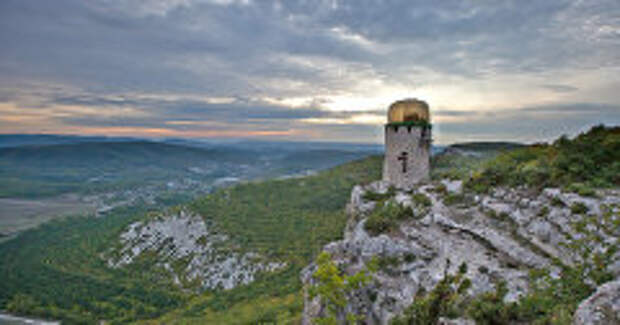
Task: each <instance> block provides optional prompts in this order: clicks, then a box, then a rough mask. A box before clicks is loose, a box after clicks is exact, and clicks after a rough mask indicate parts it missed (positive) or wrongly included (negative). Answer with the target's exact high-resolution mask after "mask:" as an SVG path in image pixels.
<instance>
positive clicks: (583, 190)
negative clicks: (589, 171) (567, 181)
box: [566, 183, 596, 197]
mask: <svg viewBox="0 0 620 325" xmlns="http://www.w3.org/2000/svg"><path fill="white" fill-rule="evenodd" d="M566 189H567V190H568V191H569V192H573V193H577V194H579V195H581V196H590V197H595V196H596V191H595V190H594V189H593V188H592V187H590V186H588V185H586V184H584V183H573V184H571V185H569V186H568V187H567V188H566Z"/></svg>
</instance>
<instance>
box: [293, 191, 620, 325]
mask: <svg viewBox="0 0 620 325" xmlns="http://www.w3.org/2000/svg"><path fill="white" fill-rule="evenodd" d="M450 185H451V186H450V191H448V193H439V192H438V191H437V189H438V188H439V187H437V186H434V185H423V186H420V187H418V188H415V189H414V190H413V193H418V194H423V195H425V196H426V197H427V198H428V199H430V201H431V203H432V204H431V206H430V208H426V209H421V208H420V207H418V206H417V205H416V204H417V203H416V202H414V200H413V199H412V193H409V192H402V191H396V192H395V194H394V195H393V196H392V197H391V198H388V199H387V201H393V202H396V203H398V204H400V205H402V206H404V207H411V208H412V209H413V211H414V213H413V215H415V216H416V217H412V218H408V219H407V220H405V221H402V222H401V223H400V224H399V226H398V229H397V230H395V231H391V232H390V233H386V234H380V235H377V236H372V235H370V234H369V233H368V232H367V231H366V230H365V228H364V223H365V222H366V220H367V217H368V215H369V214H370V213H371V212H372V211H373V210H374V209H378V208H379V206H380V204H379V203H377V202H371V201H368V200H366V199H365V197H366V196H365V193H367V192H374V193H378V194H385V193H389V191H388V185H387V183H386V182H375V183H372V184H369V185H367V186H356V187H355V188H354V189H353V191H352V193H351V200H350V203H349V204H348V206H347V212H348V213H349V215H350V219H349V222H348V224H347V227H346V229H345V233H344V239H343V240H341V241H337V242H332V243H330V244H328V245H326V246H325V247H324V251H327V252H329V253H330V254H331V256H332V259H333V260H334V262H335V263H336V264H338V265H340V266H341V268H343V269H344V271H345V273H347V274H354V273H355V272H358V271H360V270H362V269H364V268H365V267H366V265H367V264H368V263H369V262H370V261H371V260H372V259H373V257H374V258H379V259H383V260H389V261H390V263H384V264H385V265H384V266H383V267H382V268H381V269H380V270H379V271H378V272H376V273H375V274H374V275H373V278H374V282H373V283H374V284H373V285H372V287H371V288H369V289H368V290H366V291H365V292H361V293H360V295H367V296H368V297H360V298H359V299H356V301H354V302H350V303H349V305H348V306H347V310H350V311H351V312H353V313H356V314H358V315H364V317H365V319H366V321H367V322H368V323H370V324H387V323H389V321H390V320H391V319H392V318H393V317H394V316H397V315H399V314H401V313H402V312H403V311H404V309H405V308H406V307H407V306H409V305H410V304H411V303H412V301H413V299H414V297H415V295H416V293H417V292H418V291H420V290H421V289H423V290H425V291H426V292H428V291H430V290H432V289H433V288H434V286H435V285H436V284H437V283H438V281H440V280H441V279H442V278H443V276H444V274H445V272H448V273H456V272H457V270H458V269H459V267H460V266H461V265H462V264H466V265H467V272H466V276H467V277H468V278H469V279H470V280H471V282H472V285H471V287H470V288H469V290H468V292H467V294H469V295H472V296H475V295H478V294H480V293H483V292H488V291H492V290H494V289H495V285H496V284H497V283H498V282H500V281H505V282H506V283H507V289H508V294H507V295H506V296H505V298H504V299H505V300H506V301H515V300H517V299H518V298H519V297H520V296H521V295H523V294H524V293H526V292H527V290H528V285H529V284H528V279H529V277H528V273H529V271H530V270H531V269H534V268H542V267H547V268H549V269H550V270H551V271H552V273H557V271H558V270H557V269H556V268H555V267H554V266H553V265H552V259H554V258H557V259H559V260H560V261H562V263H565V264H567V265H570V264H572V263H574V262H575V261H578V259H579V256H576V254H574V252H572V251H571V250H570V249H568V248H566V247H564V246H562V245H560V243H562V242H566V241H567V238H568V237H571V238H579V237H580V236H582V235H581V234H579V233H577V232H576V231H575V230H574V228H573V226H572V225H573V223H575V222H576V221H579V220H581V219H583V218H585V215H587V214H590V215H596V216H600V215H601V214H602V213H603V210H604V209H605V208H608V209H609V208H610V209H612V210H613V213H614V214H615V215H616V216H617V215H618V212H619V211H620V210H619V209H620V195H619V193H618V192H615V191H609V192H606V193H603V194H602V195H601V196H600V197H598V198H585V197H580V196H578V195H576V194H570V193H562V192H561V191H559V190H556V189H547V190H545V191H543V192H542V193H541V194H537V195H533V194H530V193H528V192H527V191H525V190H512V189H497V190H495V191H494V192H493V193H492V194H490V195H482V196H475V197H471V198H470V199H465V200H463V201H462V202H456V203H452V202H451V203H452V204H451V205H449V204H447V203H446V199H444V198H445V197H446V196H447V195H449V193H459V192H460V191H461V186H460V184H450ZM446 187H447V186H445V187H444V188H446ZM418 196H419V195H418ZM576 203H578V204H579V205H583V206H585V207H586V209H587V211H585V212H584V211H579V212H577V211H576V210H575V209H571V207H572V206H573V205H574V204H576ZM582 210H583V209H582ZM616 218H617V217H616ZM618 232H620V229H619V230H618ZM601 236H603V238H604V240H603V244H601V245H613V244H614V243H616V241H615V240H617V238H619V237H620V233H615V234H611V236H610V235H609V234H601ZM600 248H601V247H595V249H600ZM619 265H620V255H619V254H616V256H615V262H614V263H612V264H611V265H609V266H608V269H609V271H611V272H612V273H613V274H614V276H615V277H616V278H617V277H618V276H619V274H620V267H619ZM315 270H316V265H315V264H311V265H309V266H308V267H306V268H305V269H304V270H303V271H302V274H301V278H302V281H303V282H304V283H305V284H310V285H311V284H313V283H314V281H315V280H314V278H313V277H312V274H313V273H314V271H315ZM371 298H372V299H371ZM357 301H363V302H366V303H365V304H359V305H356V304H358V302H357ZM369 302H370V303H369ZM323 309H324V308H322V306H320V301H319V300H318V298H316V299H314V300H310V299H306V302H305V307H304V314H303V322H304V324H310V323H311V322H312V319H313V318H316V317H320V316H322V314H321V313H322V310H323ZM467 322H468V321H467V320H459V324H461V323H462V324H466V323H467ZM445 323H446V324H452V323H451V321H448V320H445Z"/></svg>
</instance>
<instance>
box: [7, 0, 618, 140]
mask: <svg viewBox="0 0 620 325" xmlns="http://www.w3.org/2000/svg"><path fill="white" fill-rule="evenodd" d="M618 17H620V3H618V2H617V1H616V0H601V1H564V0H553V1H552V0H549V1H531V2H530V1H516V0H515V1H493V2H490V1H456V0H454V1H451V0H448V1H410V0H402V1H397V0H387V1H378V0H343V1H337V0H329V1H328V0H323V1H320V0H317V1H301V0H300V1H257V0H254V1H252V0H240V1H235V0H142V1H138V0H114V1H113V0H100V1H79V0H56V1H23V0H5V1H2V3H0V42H2V44H3V46H2V50H0V130H2V131H1V132H3V133H11V132H13V133H22V132H28V133H33V132H50V133H98V134H109V135H115V134H118V135H139V136H192V137H201V136H204V137H214V136H220V137H257V136H261V137H267V138H278V139H283V138H284V139H291V140H302V139H311V140H327V141H329V140H332V141H373V142H378V141H381V136H382V128H381V124H382V123H383V122H384V121H385V118H384V116H385V109H386V107H387V106H388V105H389V104H390V102H392V101H394V100H397V99H400V98H403V97H418V98H423V99H425V100H427V101H428V102H429V103H430V105H431V108H432V110H433V121H434V123H435V124H436V125H437V128H436V132H435V138H436V141H437V142H439V143H448V142H454V141H457V140H462V139H467V140H494V139H501V140H520V141H534V140H539V139H541V140H542V139H550V138H554V137H556V136H558V135H559V134H562V133H569V134H571V133H575V132H577V131H580V130H583V129H584V128H585V127H587V126H589V125H592V124H596V123H607V124H620V94H619V93H618V91H617V89H620V18H618Z"/></svg>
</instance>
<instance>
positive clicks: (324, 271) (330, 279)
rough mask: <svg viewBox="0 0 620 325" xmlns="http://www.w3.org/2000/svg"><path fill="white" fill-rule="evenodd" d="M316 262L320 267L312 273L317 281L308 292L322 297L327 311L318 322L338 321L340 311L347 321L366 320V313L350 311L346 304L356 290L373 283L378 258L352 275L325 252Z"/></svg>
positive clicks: (312, 295) (312, 296)
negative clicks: (341, 268)
mask: <svg viewBox="0 0 620 325" xmlns="http://www.w3.org/2000/svg"><path fill="white" fill-rule="evenodd" d="M316 263H317V269H316V271H315V272H314V273H313V274H312V277H313V278H314V279H315V280H316V283H314V284H313V285H312V286H310V287H309V288H308V294H309V296H310V298H311V299H313V298H315V297H319V298H320V300H321V304H322V305H324V306H325V307H326V308H325V312H324V315H321V317H319V318H318V319H316V321H317V323H318V324H337V321H338V316H340V315H344V316H345V317H346V319H347V323H357V322H360V321H363V319H364V315H355V314H352V313H348V312H347V311H346V306H347V303H348V301H349V300H350V299H351V297H352V296H353V295H354V294H355V293H356V291H358V290H360V289H362V288H364V287H365V286H366V285H368V284H369V283H370V281H371V280H372V273H374V272H375V271H376V261H373V262H371V263H370V265H369V266H368V267H367V268H365V269H363V270H361V271H359V272H358V273H355V274H353V275H347V274H343V272H342V271H340V270H339V268H338V266H337V265H336V264H335V263H334V262H333V261H332V260H331V255H330V254H329V253H326V252H323V253H321V254H319V256H318V257H317V262H316Z"/></svg>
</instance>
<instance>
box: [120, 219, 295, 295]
mask: <svg viewBox="0 0 620 325" xmlns="http://www.w3.org/2000/svg"><path fill="white" fill-rule="evenodd" d="M120 242H121V244H122V247H121V248H120V249H119V250H117V251H114V252H113V254H112V255H116V256H115V257H111V258H109V259H108V265H109V266H110V267H122V266H125V265H128V264H131V263H133V262H134V261H135V260H136V258H139V257H140V256H141V255H142V254H144V253H155V254H156V258H157V261H158V263H157V264H158V265H159V266H160V267H162V268H163V269H165V270H166V271H167V272H169V273H170V275H171V276H172V278H173V280H174V282H175V283H176V284H177V285H179V286H183V287H191V286H192V285H195V284H196V283H198V284H199V287H200V288H203V289H232V288H234V287H236V286H238V285H241V284H247V283H250V282H252V281H253V280H254V276H255V275H256V273H257V272H261V271H265V272H269V271H274V270H276V269H279V268H281V267H283V266H285V265H284V264H283V263H277V262H266V261H265V260H264V258H261V256H259V255H258V254H255V253H242V252H237V251H233V250H229V249H223V247H224V245H226V246H229V245H228V244H229V243H230V241H229V238H228V237H227V236H226V235H222V234H217V233H213V232H210V229H209V227H208V226H207V224H206V223H205V221H204V220H203V218H202V217H201V216H199V215H197V214H194V213H191V212H188V211H184V210H181V211H179V212H178V213H176V214H172V215H167V216H160V217H158V218H156V219H153V220H149V221H143V222H135V223H133V224H131V225H129V227H128V228H127V230H126V231H125V232H124V233H122V234H121V236H120Z"/></svg>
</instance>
